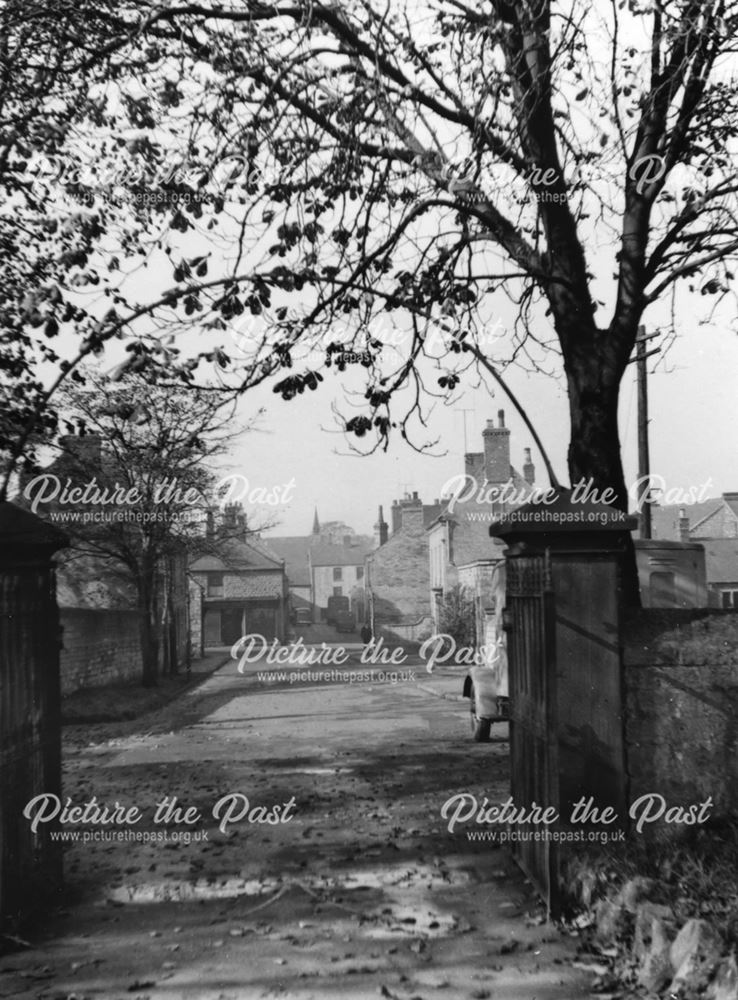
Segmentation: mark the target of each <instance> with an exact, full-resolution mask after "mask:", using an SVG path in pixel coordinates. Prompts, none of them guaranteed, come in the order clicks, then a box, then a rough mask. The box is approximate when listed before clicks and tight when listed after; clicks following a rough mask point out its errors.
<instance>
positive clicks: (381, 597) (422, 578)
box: [369, 530, 431, 635]
mask: <svg viewBox="0 0 738 1000" xmlns="http://www.w3.org/2000/svg"><path fill="white" fill-rule="evenodd" d="M369 586H370V587H371V590H372V592H373V595H374V598H373V600H374V629H375V632H376V633H377V634H380V629H381V628H382V627H383V626H387V627H388V629H389V630H391V631H392V632H395V633H396V634H398V635H399V634H400V632H399V631H398V629H397V626H400V625H406V626H411V625H412V626H417V625H419V624H420V622H421V620H423V619H426V618H429V617H430V614H431V606H430V565H429V560H428V536H427V534H426V533H425V531H423V530H419V531H417V532H415V533H409V532H406V531H401V532H399V533H398V534H396V535H393V536H392V537H391V538H390V539H389V541H388V542H387V543H386V544H385V545H382V546H381V548H379V549H377V550H376V551H375V552H374V553H373V554H372V556H371V558H370V561H369Z"/></svg>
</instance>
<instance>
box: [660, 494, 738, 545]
mask: <svg viewBox="0 0 738 1000" xmlns="http://www.w3.org/2000/svg"><path fill="white" fill-rule="evenodd" d="M726 505H727V507H728V508H729V509H730V510H731V511H732V513H734V514H735V515H736V517H738V493H726V494H724V496H722V497H711V498H710V499H708V500H704V501H702V502H701V503H692V504H688V505H687V504H670V505H668V506H665V507H659V506H657V505H656V504H652V505H651V535H652V537H653V538H671V539H674V540H675V541H676V540H678V539H679V512H680V511H681V510H683V511H684V514H685V516H686V517H687V518H688V520H689V530H690V531H691V532H694V531H695V529H696V528H698V527H699V525H700V524H701V523H702V522H703V521H704V520H706V519H707V518H708V517H710V516H711V515H712V514H714V513H715V512H716V511H718V510H720V508H721V507H723V506H726Z"/></svg>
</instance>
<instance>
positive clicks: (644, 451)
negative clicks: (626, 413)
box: [635, 326, 659, 538]
mask: <svg viewBox="0 0 738 1000" xmlns="http://www.w3.org/2000/svg"><path fill="white" fill-rule="evenodd" d="M656 336H658V334H655V333H652V334H650V336H649V335H647V334H646V328H645V327H644V326H639V327H638V336H637V337H636V356H635V361H636V370H637V380H638V479H639V481H640V482H648V478H647V477H648V476H650V475H651V459H650V455H649V448H648V372H647V369H646V358H648V357H650V356H651V355H652V354H658V351H659V348H658V347H656V348H654V349H653V350H651V351H647V350H646V344H647V343H648V341H649V340H652V339H653V338H654V337H656ZM648 497H649V492H648V491H646V492H645V493H644V494H643V495H642V497H641V503H640V510H639V512H638V533H639V535H640V537H641V538H650V537H651V504H650V502H649V499H648Z"/></svg>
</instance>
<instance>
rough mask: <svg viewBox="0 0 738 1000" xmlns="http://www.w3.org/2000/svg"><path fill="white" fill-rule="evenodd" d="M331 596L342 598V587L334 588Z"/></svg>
mask: <svg viewBox="0 0 738 1000" xmlns="http://www.w3.org/2000/svg"><path fill="white" fill-rule="evenodd" d="M333 596H334V597H343V588H342V587H334V588H333Z"/></svg>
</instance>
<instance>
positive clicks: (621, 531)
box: [489, 489, 635, 912]
mask: <svg viewBox="0 0 738 1000" xmlns="http://www.w3.org/2000/svg"><path fill="white" fill-rule="evenodd" d="M634 527H635V518H629V517H627V516H626V515H625V514H623V513H622V512H621V511H619V510H616V509H615V508H613V507H610V506H608V505H606V504H593V503H577V502H575V501H573V500H572V495H571V491H569V490H563V489H561V490H559V491H552V492H551V493H550V494H548V496H547V497H546V498H545V499H540V500H535V501H533V502H530V503H528V504H525V505H524V506H522V507H519V508H517V509H515V510H513V511H511V512H510V513H509V514H506V515H505V516H504V517H503V518H501V519H500V520H499V521H497V522H496V523H495V524H493V525H491V527H490V529H489V532H490V535H491V536H492V537H494V538H500V539H503V540H504V541H505V542H507V544H508V548H507V550H506V552H505V559H506V566H507V570H506V577H507V581H506V594H505V629H506V632H507V652H508V664H509V685H510V756H511V791H512V795H513V798H514V800H515V803H516V805H518V806H521V807H525V808H529V807H530V806H531V804H532V802H533V801H535V802H536V804H537V805H539V806H544V807H548V806H551V807H553V808H554V809H555V810H556V813H557V815H558V816H559V817H560V819H559V821H557V823H556V828H557V829H558V830H562V829H563V830H576V831H578V833H579V835H580V836H581V837H589V833H590V831H593V830H601V831H603V832H605V833H607V832H608V831H612V830H616V829H620V828H623V827H624V826H625V825H626V822H627V794H628V793H627V778H626V768H625V749H624V721H625V720H624V696H623V668H622V656H621V646H622V635H621V615H622V612H623V592H624V567H625V559H626V558H627V552H628V542H629V537H628V533H629V531H630V530H632V528H634ZM589 799H591V800H592V803H591V804H592V807H593V808H594V809H596V810H597V811H598V812H597V814H596V815H598V816H600V817H601V816H602V815H603V810H605V809H608V808H609V809H610V810H612V812H611V813H608V814H607V815H608V816H611V815H613V814H615V815H616V816H617V819H616V821H614V822H611V823H601V822H600V823H598V821H597V820H596V819H594V822H587V820H586V816H587V813H586V811H584V810H581V811H580V814H579V815H580V821H578V822H575V823H572V822H571V817H572V814H573V813H575V809H576V807H577V804H578V803H581V802H582V801H583V800H584V801H585V802H586V801H588V800H589ZM594 816H595V814H593V813H591V812H590V813H589V818H590V820H592V818H593V817H594ZM536 829H537V830H540V826H539V827H537V828H536V827H531V831H532V832H533V833H535V832H536ZM562 843H563V841H562ZM580 843H581V842H580ZM516 854H517V856H518V860H519V861H520V862H521V864H522V866H523V868H524V869H525V870H526V871H527V872H528V874H529V875H530V877H531V878H532V879H533V882H534V884H536V886H537V887H538V889H539V891H540V893H541V895H542V896H543V897H544V898H545V899H547V900H548V902H549V907H550V909H551V911H552V912H555V910H556V904H557V895H558V891H559V885H558V883H559V873H560V863H561V856H562V854H563V850H561V849H560V844H559V843H558V842H556V841H554V840H550V841H546V840H544V839H539V840H538V841H533V840H529V841H527V842H525V843H523V844H522V845H521V846H520V847H519V848H518V849H517V850H516Z"/></svg>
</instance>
